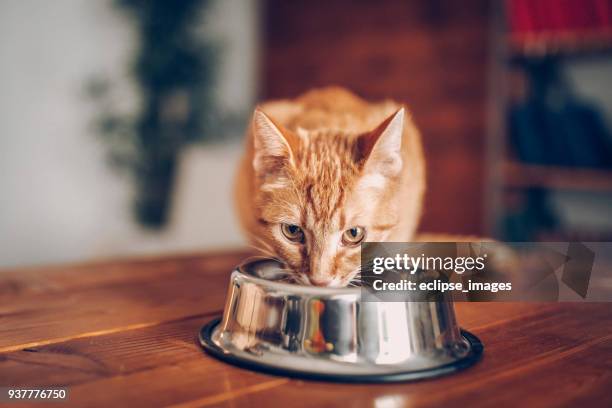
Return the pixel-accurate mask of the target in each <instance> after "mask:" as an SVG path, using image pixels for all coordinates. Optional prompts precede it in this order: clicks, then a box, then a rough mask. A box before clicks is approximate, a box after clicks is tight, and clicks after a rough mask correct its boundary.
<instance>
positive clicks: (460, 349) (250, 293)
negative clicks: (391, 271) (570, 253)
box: [199, 260, 483, 382]
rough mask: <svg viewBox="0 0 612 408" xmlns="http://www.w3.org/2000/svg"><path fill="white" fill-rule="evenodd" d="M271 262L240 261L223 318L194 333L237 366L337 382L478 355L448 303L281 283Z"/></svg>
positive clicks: (404, 375) (427, 368)
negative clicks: (372, 297)
mask: <svg viewBox="0 0 612 408" xmlns="http://www.w3.org/2000/svg"><path fill="white" fill-rule="evenodd" d="M283 277H284V273H283V272H282V271H281V267H280V265H279V264H278V263H276V262H275V261H270V260H263V261H256V262H251V263H248V264H245V265H243V266H240V267H238V268H237V269H236V270H235V271H234V272H233V273H232V275H231V279H230V285H229V290H228V295H227V301H226V304H225V310H224V313H223V317H222V318H218V319H215V320H213V321H211V322H210V323H208V324H207V325H206V326H204V327H203V328H202V330H201V332H200V336H199V339H200V343H201V345H202V346H203V348H204V349H205V350H206V351H207V352H208V353H210V354H212V355H213V356H215V357H218V358H220V359H222V360H224V361H227V362H229V363H232V364H235V365H239V366H242V367H246V368H250V369H254V370H257V371H263V372H267V373H272V374H280V375H287V376H292V377H300V378H308V379H318V380H332V381H343V382H389V381H406V380H415V379H422V378H429V377H434V376H438V375H443V374H447V373H451V372H454V371H457V370H460V369H462V368H465V367H468V366H470V365H472V364H473V363H474V362H476V361H477V360H478V359H479V357H480V356H481V354H482V351H483V346H482V343H481V342H480V340H478V338H477V337H476V336H474V335H472V334H470V333H468V332H466V331H463V330H460V329H459V326H458V325H457V322H456V320H455V313H454V309H453V304H452V302H451V301H450V300H448V299H446V300H444V301H441V302H362V301H361V289H360V288H358V287H357V288H355V287H353V288H319V287H311V286H299V285H294V284H290V283H285V282H281V281H280V280H281V279H282V278H283Z"/></svg>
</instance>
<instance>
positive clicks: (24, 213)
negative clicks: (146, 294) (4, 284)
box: [0, 0, 258, 267]
mask: <svg viewBox="0 0 612 408" xmlns="http://www.w3.org/2000/svg"><path fill="white" fill-rule="evenodd" d="M256 10H257V2H248V3H246V4H245V3H244V2H242V1H241V0H231V1H227V0H224V1H220V0H217V1H216V2H213V3H212V9H211V10H210V15H209V19H210V20H209V21H208V22H209V23H210V24H207V25H208V27H207V28H205V29H204V32H205V34H206V35H208V36H210V37H211V38H213V39H215V40H217V41H219V42H220V44H221V45H222V46H223V48H222V54H221V60H220V61H219V63H220V75H221V77H220V82H219V84H218V88H217V92H218V93H217V95H218V100H219V104H220V106H221V107H222V108H225V110H226V111H228V110H230V111H231V109H236V112H243V111H246V110H248V109H249V108H250V106H251V105H252V104H253V99H254V97H255V94H256V86H255V81H256V79H255V78H256V77H255V75H256V70H255V66H256V53H257V41H258V40H257V38H258V35H257V28H258V27H257V12H256ZM133 46H134V36H133V33H132V32H131V30H130V26H129V24H128V22H127V21H126V20H125V19H124V18H123V16H122V15H121V14H120V13H118V12H117V10H116V9H115V8H114V7H113V6H112V1H102V0H97V1H91V0H55V1H53V2H40V1H35V0H9V1H2V2H0V61H2V64H0V89H2V92H1V93H0V267H2V266H11V265H29V264H38V263H55V262H67V261H75V260H82V259H91V258H101V257H116V256H125V255H132V254H141V253H152V252H154V253H159V252H168V251H172V252H173V251H186V250H201V249H203V248H210V247H221V246H228V245H239V244H241V243H242V239H241V236H240V233H239V231H238V228H237V226H236V225H235V223H234V217H233V213H232V205H231V204H232V203H231V196H230V180H231V175H232V172H233V168H234V163H235V161H236V160H237V157H238V154H239V151H240V149H241V146H240V143H239V141H238V140H235V141H234V142H232V143H231V144H226V145H214V146H204V147H201V148H198V147H195V148H192V149H190V150H189V151H187V152H186V153H185V160H183V162H182V163H181V174H180V177H179V182H178V187H177V196H176V200H175V207H174V209H173V213H172V215H171V218H172V223H171V225H170V226H169V227H168V229H167V230H166V231H163V232H162V233H151V232H148V231H143V230H141V229H140V228H139V227H138V226H137V225H135V224H134V222H133V220H132V217H131V213H130V202H131V194H132V191H131V188H130V184H129V182H128V180H126V179H125V178H121V177H119V175H117V174H116V173H114V172H112V171H111V170H110V169H109V167H108V166H107V165H106V163H105V151H106V150H105V146H103V145H102V144H101V143H100V140H99V139H97V138H96V137H95V135H94V134H93V132H92V129H91V120H92V118H93V117H94V115H95V111H94V110H93V107H92V105H91V104H90V103H89V102H88V101H87V100H86V98H85V97H84V86H85V83H86V81H87V80H88V79H90V78H91V77H92V76H93V75H97V74H104V75H109V76H111V77H113V78H115V79H116V80H117V81H118V84H119V87H118V90H119V95H118V98H117V103H118V104H120V106H121V107H122V108H125V109H128V110H129V109H135V108H136V107H137V103H138V100H137V98H136V96H135V93H134V90H133V89H131V87H130V85H129V82H128V80H127V75H126V72H127V70H126V67H127V64H128V63H129V59H130V56H131V52H132V49H133ZM219 175H224V176H223V177H219ZM225 175H226V176H225Z"/></svg>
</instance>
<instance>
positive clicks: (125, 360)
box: [0, 251, 612, 408]
mask: <svg viewBox="0 0 612 408" xmlns="http://www.w3.org/2000/svg"><path fill="white" fill-rule="evenodd" d="M247 255H248V253H246V252H242V251H239V252H228V253H219V254H203V255H201V256H198V255H191V256H184V257H173V258H168V259H164V258H158V259H153V260H136V261H114V262H102V263H95V264H82V265H75V266H60V267H51V268H32V269H30V270H24V271H8V272H5V273H3V272H0V287H2V288H5V290H3V291H2V292H1V293H2V294H1V295H0V305H2V306H1V310H2V316H1V317H0V323H2V325H1V326H0V330H1V331H0V333H1V335H0V341H1V342H2V344H3V347H4V350H3V351H2V352H0V385H12V386H18V387H28V386H52V385H56V386H68V387H69V388H70V401H69V402H70V405H71V406H79V407H87V406H92V407H93V406H96V407H108V406H133V407H137V406H147V407H148V406H175V407H200V406H231V407H240V406H246V407H250V406H251V407H261V406H290V407H292V408H293V407H311V406H312V407H319V406H336V405H342V406H347V405H348V406H356V407H361V406H364V407H365V406H392V407H395V406H442V405H449V404H452V405H460V406H462V405H465V406H516V405H519V404H520V405H522V406H551V407H552V406H610V404H612V396H611V395H610V393H609V388H610V386H612V370H611V369H610V368H611V367H612V307H611V306H610V305H609V304H603V303H602V304H597V303H591V304H587V303H568V304H553V303H532V304H529V303H522V304H517V303H458V304H456V311H457V316H458V319H459V321H460V323H461V325H462V326H463V327H464V328H466V329H468V330H470V331H472V332H474V333H475V334H477V335H478V336H479V337H480V338H481V339H482V340H483V342H484V343H485V345H486V349H485V355H484V358H483V360H482V361H481V362H480V363H478V364H477V365H476V366H474V367H472V368H470V369H468V370H466V371H464V372H461V373H458V374H456V375H452V376H448V377H443V378H439V379H436V380H430V381H423V382H416V383H405V384H388V385H342V384H328V383H322V382H313V381H300V380H293V379H287V378H283V377H274V376H269V375H264V374H259V373H255V372H251V371H248V370H243V369H239V368H236V367H233V366H229V365H227V364H224V363H222V362H220V361H217V360H215V359H213V358H211V357H209V356H208V355H206V354H205V353H203V352H202V350H201V349H200V348H199V346H198V345H197V344H196V334H197V332H198V329H199V328H200V327H201V326H202V325H203V324H204V323H205V322H207V321H208V320H209V319H211V318H212V317H213V316H215V315H216V314H218V313H219V312H220V310H221V309H222V306H223V302H224V297H225V288H226V283H227V279H228V276H229V271H230V270H231V269H232V268H233V266H234V265H235V264H237V263H238V262H239V261H240V259H242V258H244V257H245V256H247ZM6 288H11V289H10V290H6ZM164 288H165V289H164ZM7 300H10V301H9V302H7ZM20 406H28V404H23V405H20Z"/></svg>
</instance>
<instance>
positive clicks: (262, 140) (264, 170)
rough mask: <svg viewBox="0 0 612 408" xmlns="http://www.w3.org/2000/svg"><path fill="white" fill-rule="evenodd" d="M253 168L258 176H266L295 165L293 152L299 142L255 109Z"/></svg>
mask: <svg viewBox="0 0 612 408" xmlns="http://www.w3.org/2000/svg"><path fill="white" fill-rule="evenodd" d="M252 132H253V148H254V155H253V168H254V169H255V173H256V174H258V175H266V174H268V173H273V172H275V171H277V170H281V169H282V168H283V167H284V166H287V165H293V151H294V150H295V149H296V147H297V144H298V142H299V139H298V136H297V135H295V134H294V133H293V132H291V131H289V130H287V129H283V128H282V127H281V126H280V125H277V124H276V123H274V121H272V119H270V118H269V117H268V116H267V115H266V114H265V113H263V112H262V111H261V110H260V109H255V113H254V114H253V123H252Z"/></svg>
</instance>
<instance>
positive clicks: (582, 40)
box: [508, 30, 612, 60]
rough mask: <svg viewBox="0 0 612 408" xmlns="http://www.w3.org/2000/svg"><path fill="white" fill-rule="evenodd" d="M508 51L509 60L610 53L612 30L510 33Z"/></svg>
mask: <svg viewBox="0 0 612 408" xmlns="http://www.w3.org/2000/svg"><path fill="white" fill-rule="evenodd" d="M508 48H509V49H508V51H509V53H510V57H511V59H512V60H522V59H533V58H543V57H574V56H593V55H601V54H612V31H611V30H606V31H600V30H594V31H592V32H589V31H586V32H585V31H581V32H571V31H569V32H538V33H524V34H520V35H519V34H511V35H509V36H508Z"/></svg>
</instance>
